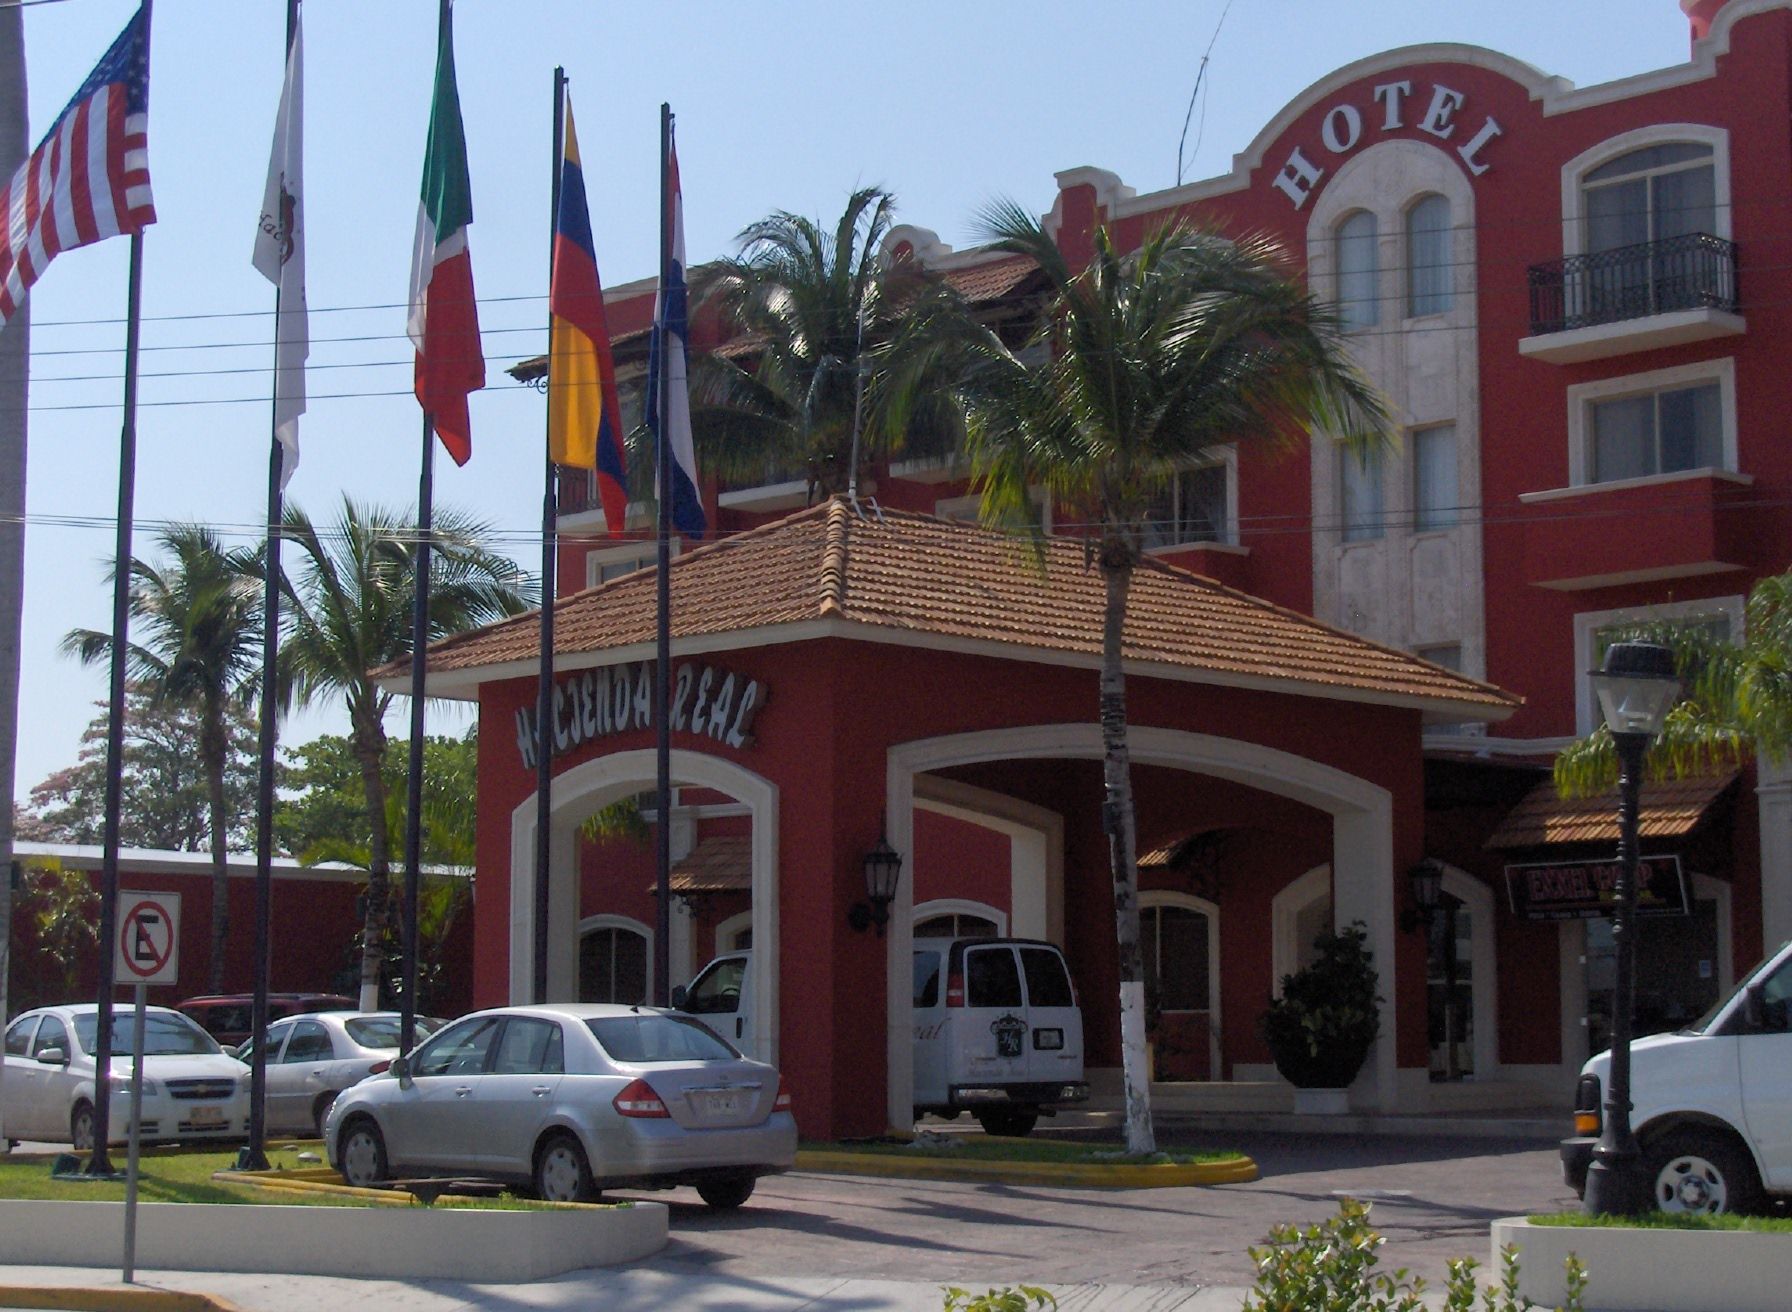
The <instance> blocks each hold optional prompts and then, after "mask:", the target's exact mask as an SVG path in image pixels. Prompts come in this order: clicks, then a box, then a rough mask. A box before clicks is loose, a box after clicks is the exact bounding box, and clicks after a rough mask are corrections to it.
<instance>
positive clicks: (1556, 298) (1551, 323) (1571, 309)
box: [1530, 232, 1736, 334]
mask: <svg viewBox="0 0 1792 1312" xmlns="http://www.w3.org/2000/svg"><path fill="white" fill-rule="evenodd" d="M1530 286H1531V332H1532V333H1533V334H1540V333H1559V332H1567V331H1568V330H1570V329H1573V328H1590V327H1592V326H1594V325H1595V324H1605V323H1621V322H1622V321H1624V320H1626V319H1641V318H1644V317H1646V316H1648V315H1652V314H1666V313H1668V312H1669V311H1672V310H1700V309H1715V310H1734V309H1735V308H1736V243H1735V242H1730V241H1725V240H1724V239H1723V238H1721V237H1713V236H1710V235H1709V234H1707V233H1703V232H1695V233H1690V234H1688V235H1686V236H1683V237H1669V238H1667V239H1666V240H1665V241H1649V242H1639V243H1638V244H1637V245H1635V246H1617V247H1614V248H1612V249H1611V250H1608V251H1599V252H1597V253H1595V254H1592V255H1575V256H1572V257H1570V258H1569V259H1565V260H1551V261H1549V262H1548V263H1547V264H1533V265H1532V266H1531V269H1530Z"/></svg>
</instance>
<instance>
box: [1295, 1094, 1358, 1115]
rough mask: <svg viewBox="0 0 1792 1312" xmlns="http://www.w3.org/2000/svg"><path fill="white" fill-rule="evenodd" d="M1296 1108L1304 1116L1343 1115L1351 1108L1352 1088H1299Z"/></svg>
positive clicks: (1296, 1095)
mask: <svg viewBox="0 0 1792 1312" xmlns="http://www.w3.org/2000/svg"><path fill="white" fill-rule="evenodd" d="M1294 1110H1295V1112H1296V1113H1297V1114H1299V1115H1302V1116H1342V1115H1343V1114H1344V1113H1345V1112H1347V1111H1349V1110H1350V1090H1349V1089H1300V1088H1297V1089H1295V1091H1294Z"/></svg>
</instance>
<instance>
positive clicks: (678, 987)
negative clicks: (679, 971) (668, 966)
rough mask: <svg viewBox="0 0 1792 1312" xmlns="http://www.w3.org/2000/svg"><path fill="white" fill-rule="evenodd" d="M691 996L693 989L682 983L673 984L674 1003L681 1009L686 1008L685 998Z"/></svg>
mask: <svg viewBox="0 0 1792 1312" xmlns="http://www.w3.org/2000/svg"><path fill="white" fill-rule="evenodd" d="M690 996H691V991H690V990H689V989H687V988H686V987H685V986H684V985H682V984H674V985H673V986H672V1005H673V1006H674V1007H676V1008H677V1009H678V1010H679V1011H683V1010H684V1000H685V999H686V998H688V997H690Z"/></svg>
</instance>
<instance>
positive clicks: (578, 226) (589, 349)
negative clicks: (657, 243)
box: [548, 97, 628, 535]
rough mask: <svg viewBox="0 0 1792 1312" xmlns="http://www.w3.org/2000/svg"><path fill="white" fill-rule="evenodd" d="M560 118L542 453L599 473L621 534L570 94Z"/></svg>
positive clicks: (611, 372)
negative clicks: (561, 142)
mask: <svg viewBox="0 0 1792 1312" xmlns="http://www.w3.org/2000/svg"><path fill="white" fill-rule="evenodd" d="M565 115H566V120H565V138H564V139H565V146H564V148H563V149H562V152H561V157H560V206H559V209H558V210H557V211H556V212H555V214H554V271H553V276H552V278H551V279H550V280H549V285H548V315H549V320H550V323H551V329H550V335H549V339H548V454H549V456H550V458H552V459H553V461H554V462H555V463H556V464H561V465H576V466H578V467H579V468H581V469H595V470H596V471H597V490H598V495H599V497H600V498H601V499H602V501H603V505H604V523H605V524H606V526H607V527H608V528H609V530H610V533H611V534H612V535H615V534H619V533H621V532H622V527H623V516H624V513H625V512H626V510H627V508H628V491H627V486H628V485H627V482H626V480H625V479H624V477H623V464H622V406H621V404H620V403H619V402H618V400H617V398H616V369H615V366H614V365H613V364H612V363H611V360H610V331H609V328H608V326H607V325H606V323H605V319H604V290H603V285H602V284H601V283H600V282H599V281H598V278H597V257H596V255H595V254H594V253H593V251H592V247H591V212H590V211H589V210H588V209H587V208H586V206H585V173H584V170H583V169H582V168H581V167H580V165H579V138H578V135H577V133H575V132H574V131H573V125H572V100H571V98H570V97H569V98H568V99H567V101H566V109H565Z"/></svg>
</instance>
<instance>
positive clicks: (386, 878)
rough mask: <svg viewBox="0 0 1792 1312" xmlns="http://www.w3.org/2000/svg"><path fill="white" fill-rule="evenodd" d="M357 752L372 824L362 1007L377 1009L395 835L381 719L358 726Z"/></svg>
mask: <svg viewBox="0 0 1792 1312" xmlns="http://www.w3.org/2000/svg"><path fill="white" fill-rule="evenodd" d="M355 756H356V757H357V759H359V761H360V762H361V787H362V789H363V791H364V792H365V793H366V794H367V821H368V824H369V826H370V831H369V833H370V840H369V845H368V857H369V859H368V862H367V919H366V920H365V921H364V922H363V923H362V926H361V1001H360V1005H361V1010H362V1011H378V1010H379V1006H380V967H381V966H382V965H383V964H384V963H385V930H386V908H387V905H388V904H389V903H390V901H391V898H392V837H391V834H390V833H389V832H388V830H387V829H386V776H385V774H384V773H383V771H382V770H381V768H380V767H381V765H382V763H383V762H384V760H385V756H386V743H385V732H384V730H382V729H381V728H380V726H379V725H378V723H377V722H376V723H374V724H372V725H362V724H357V725H356V726H355Z"/></svg>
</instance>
